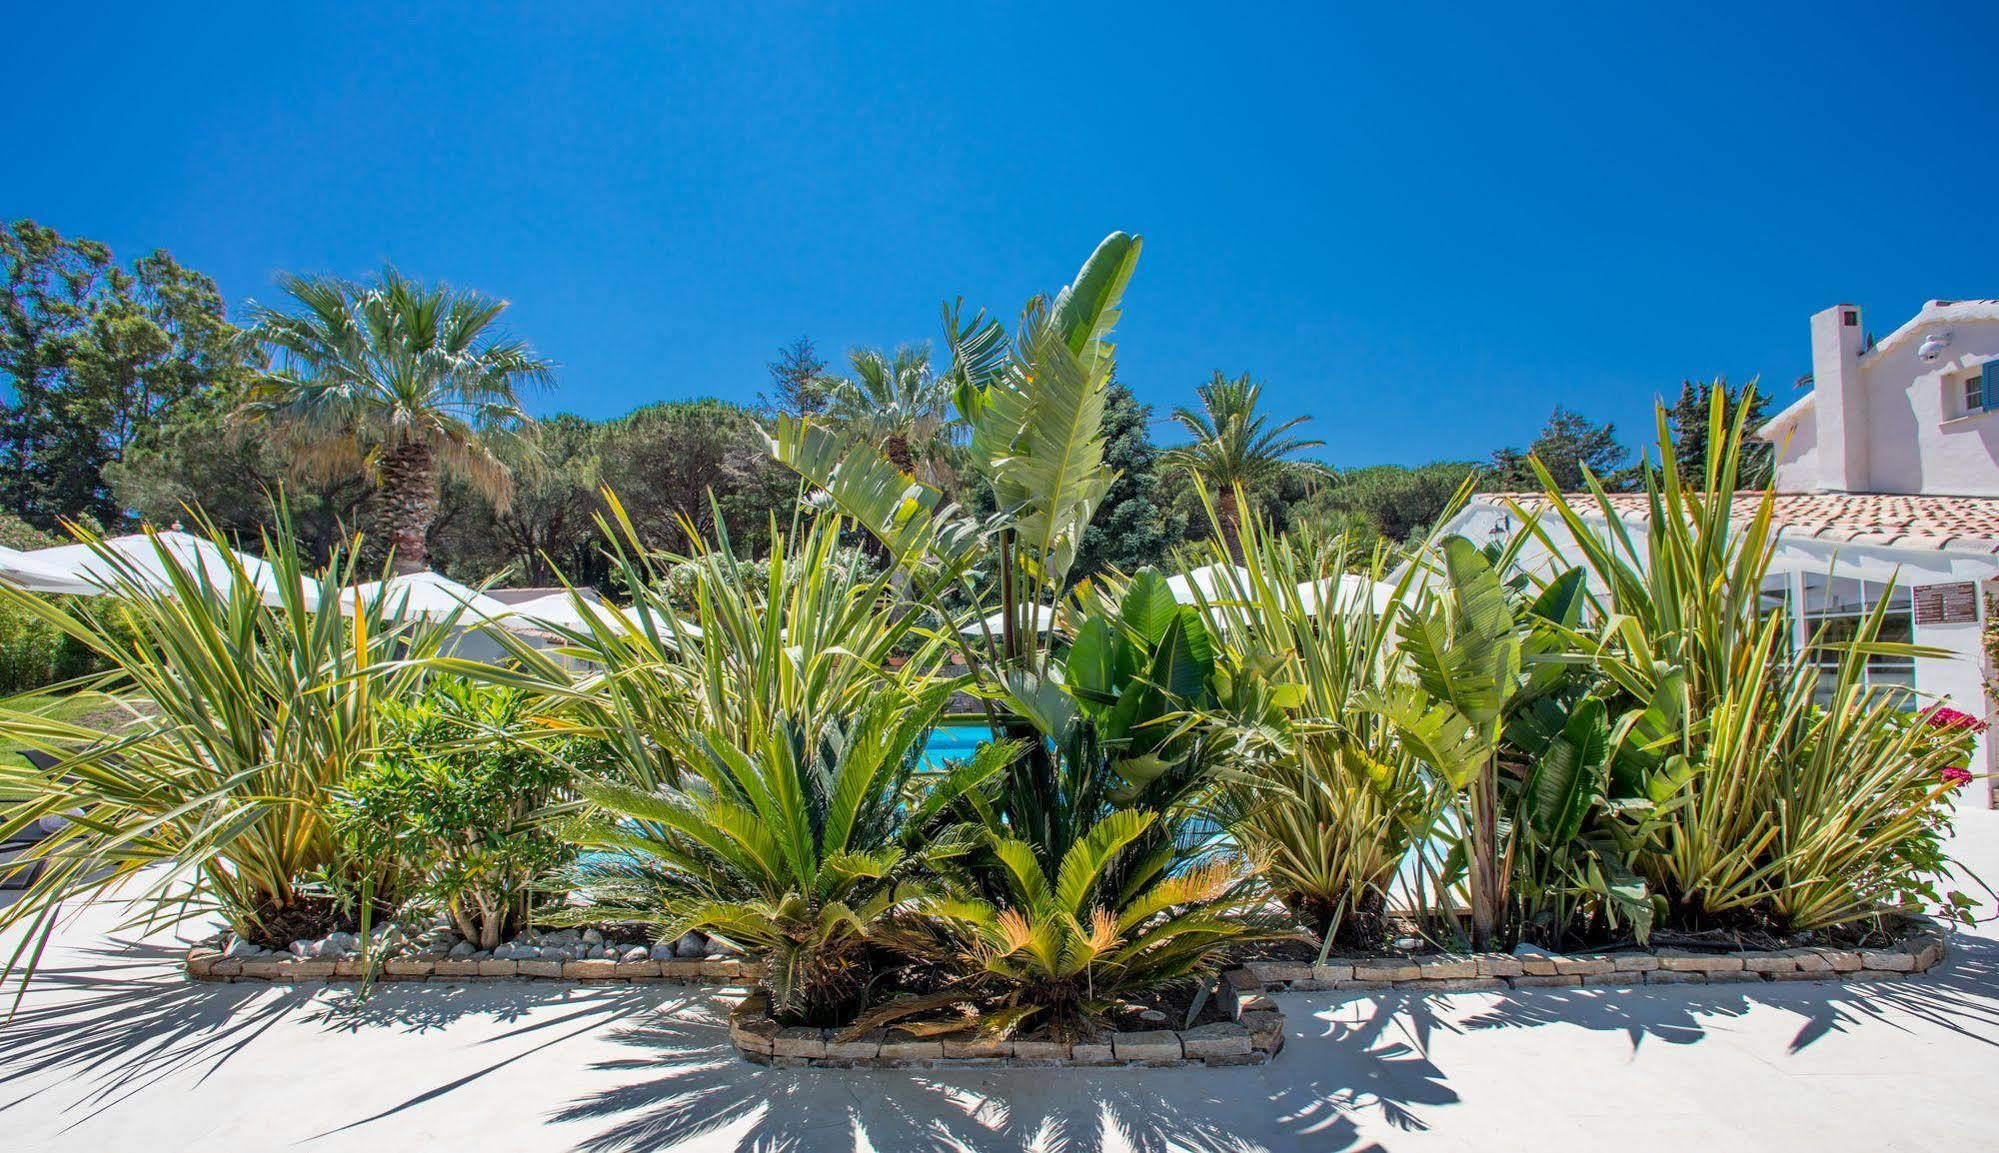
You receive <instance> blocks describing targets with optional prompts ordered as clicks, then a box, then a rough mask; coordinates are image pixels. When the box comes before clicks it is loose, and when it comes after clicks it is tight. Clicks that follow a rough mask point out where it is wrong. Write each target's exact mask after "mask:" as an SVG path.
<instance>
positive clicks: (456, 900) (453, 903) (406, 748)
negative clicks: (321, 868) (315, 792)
mask: <svg viewBox="0 0 1999 1153" xmlns="http://www.w3.org/2000/svg"><path fill="white" fill-rule="evenodd" d="M537 708H538V702H536V701H535V699H534V698H533V697H531V696H529V695H528V694H527V693H525V692H522V691H520V690H518V689H503V688H491V687H480V686H475V685H474V684H472V683H471V682H467V681H462V680H458V679H455V678H440V679H438V680H436V681H433V682H432V683H431V684H430V685H429V686H428V688H427V689H426V690H425V692H424V693H423V694H422V695H421V696H419V697H417V698H416V699H414V700H412V701H409V702H407V703H391V704H388V705H385V706H384V713H385V721H384V724H383V730H384V731H383V739H384V743H383V746H382V748H381V749H380V750H379V751H378V752H377V753H376V755H375V758H374V760H373V763H372V764H369V765H368V766H366V767H365V768H362V769H361V770H359V771H358V772H356V773H354V774H352V775H350V776H349V777H348V778H347V780H346V782H345V783H344V785H343V786H342V788H341V789H340V790H339V791H338V793H337V800H336V801H335V804H334V808H333V819H334V824H335V829H336V832H337V835H338V836H339V838H340V840H341V842H342V845H343V848H344V849H345V851H346V852H347V854H348V855H350V856H351V857H352V858H354V859H356V860H360V861H366V862H370V863H371V864H372V865H373V866H374V868H373V869H371V870H370V871H369V875H370V876H388V877H392V878H394V881H395V883H394V884H393V885H392V886H391V889H392V891H394V892H397V893H400V894H403V895H404V896H405V897H406V898H407V899H408V900H409V901H410V902H411V903H412V904H413V905H414V906H415V907H417V908H433V907H441V908H442V909H443V910H444V911H445V913H446V914H447V915H448V916H449V917H450V918H451V921H452V924H453V925H454V926H456V928H457V929H458V931H459V933H460V934H462V935H463V936H464V937H465V939H466V940H468V941H471V942H473V943H474V944H475V945H476V946H477V947H478V948H481V949H491V948H493V947H495V946H496V945H498V944H500V943H501V942H502V941H505V940H507V939H509V938H510V937H511V936H512V935H513V934H515V933H517V932H519V931H520V930H522V929H525V928H526V927H527V922H528V917H529V915H530V913H531V906H530V897H531V896H532V893H531V886H532V885H533V884H534V882H535V881H536V880H538V879H539V878H540V877H542V876H543V875H544V874H546V873H549V872H551V871H553V870H554V869H556V868H557V867H558V866H561V865H563V864H565V863H567V862H568V861H569V859H570V858H571V857H572V856H573V855H574V852H573V849H572V848H571V846H570V845H569V844H568V842H566V841H565V840H564V839H563V838H562V836H561V835H560V833H561V825H562V822H563V821H564V820H566V819H567V814H568V813H569V812H570V811H571V809H572V808H573V807H574V806H573V805H571V804H570V803H569V793H570V789H569V785H570V781H571V777H572V774H574V773H575V772H577V771H588V770H596V769H600V766H599V764H598V763H597V762H598V759H599V752H600V748H599V746H597V745H595V744H593V743H590V742H585V741H579V740H576V739H574V738H566V737H558V738H555V739H551V738H550V737H549V735H548V734H549V728H548V726H546V725H542V724H540V723H538V722H539V720H540V718H539V717H538V715H537Z"/></svg>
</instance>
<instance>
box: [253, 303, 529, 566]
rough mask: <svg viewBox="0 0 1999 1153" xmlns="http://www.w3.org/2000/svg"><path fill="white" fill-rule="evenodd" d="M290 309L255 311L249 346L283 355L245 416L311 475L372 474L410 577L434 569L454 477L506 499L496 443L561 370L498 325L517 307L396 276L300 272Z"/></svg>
mask: <svg viewBox="0 0 1999 1153" xmlns="http://www.w3.org/2000/svg"><path fill="white" fill-rule="evenodd" d="M279 285H280V286H281V287H282V288H283V289H284V291H285V294H286V295H287V296H289V297H290V298H291V304H292V305H293V308H292V309H291V310H289V311H287V310H284V309H278V308H270V307H265V306H262V305H252V306H251V324H250V327H249V328H248V330H247V333H246V334H247V336H248V337H249V338H250V339H252V340H255V341H256V342H258V343H259V344H261V345H262V346H263V347H264V348H265V349H267V350H268V351H269V352H270V354H271V355H272V358H273V362H274V367H273V368H272V370H271V371H269V372H267V373H265V374H263V375H262V376H261V377H260V378H259V379H258V380H256V381H255V382H254V383H253V384H252V386H251V388H250V390H249V392H248V394H247V395H246V397H245V398H244V401H243V403H242V406H241V408H240V410H239V413H238V416H239V419H241V420H242V421H245V422H247V423H250V424H252V425H259V426H265V427H268V428H270V429H272V430H274V431H276V432H278V433H280V434H281V435H283V436H285V437H286V438H287V439H288V440H289V441H290V446H289V447H290V449H291V452H292V460H293V462H294V466H295V467H296V468H297V469H298V470H299V471H301V472H302V473H305V474H307V475H312V476H318V477H340V476H349V475H353V474H354V473H356V472H364V473H366V474H367V475H368V476H369V477H370V479H372V481H373V482H374V485H375V499H376V502H377V511H376V515H377V518H378V523H379V531H380V532H381V533H382V534H383V536H384V537H385V538H386V544H387V546H388V547H389V548H390V549H392V550H393V551H394V556H395V567H396V570H397V571H398V572H421V571H422V570H423V569H424V568H425V566H426V562H427V559H428V555H427V554H428V550H427V546H426V543H425V538H426V536H427V534H428V532H429V529H430V522H431V521H432V520H433V519H435V517H436V513H437V503H438V486H439V482H440V480H441V479H442V475H443V474H444V473H447V472H448V473H451V474H454V475H457V476H460V477H462V478H464V479H465V480H467V481H469V482H471V484H472V485H473V486H474V487H475V488H477V489H478V490H479V491H480V492H482V493H484V494H485V495H486V496H488V497H490V498H492V499H494V500H496V501H500V502H504V500H505V498H506V496H507V494H508V492H509V489H510V475H509V472H508V469H507V467H506V465H505V463H504V462H503V461H502V460H501V459H500V457H499V456H497V455H495V453H494V450H493V448H494V443H495V441H496V440H498V439H501V438H508V437H513V436H517V435H519V434H520V433H522V432H523V431H524V430H525V429H526V428H527V427H528V425H529V420H528V417H527V414H526V413H525V412H523V411H522V409H521V406H520V392H521V391H522V389H523V388H525V387H527V386H530V385H539V384H543V383H545V382H546V381H547V380H548V378H549V373H550V369H551V365H550V363H549V362H548V361H546V360H544V359H542V358H541V357H539V356H537V355H535V353H534V350H533V349H531V348H529V347H528V345H527V344H526V343H524V342H522V341H520V340H517V339H514V338H511V337H508V336H505V335H503V334H502V333H501V332H499V330H498V329H497V328H496V327H495V326H496V324H497V322H498V321H499V318H500V314H501V313H502V312H503V311H505V309H506V307H507V305H506V302H505V301H501V300H494V299H492V298H491V297H487V296H483V295H481V294H479V293H476V292H466V291H460V290H456V289H451V288H448V287H444V286H442V285H425V284H421V283H418V282H416V281H413V280H410V279H408V278H407V277H404V276H403V275H401V274H400V273H398V272H397V271H396V270H395V269H393V268H389V269H385V270H383V272H382V275H381V276H380V278H379V279H377V280H375V281H374V282H373V283H368V284H359V283H355V282H352V281H347V280H341V279H338V278H335V277H326V276H295V275H290V274H287V275H285V276H283V277H282V278H280V280H279Z"/></svg>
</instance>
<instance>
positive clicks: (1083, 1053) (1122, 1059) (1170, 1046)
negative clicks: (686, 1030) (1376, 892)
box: [729, 989, 1284, 1069]
mask: <svg viewBox="0 0 1999 1153" xmlns="http://www.w3.org/2000/svg"><path fill="white" fill-rule="evenodd" d="M845 1032H846V1031H845V1030H843V1029H808V1028H796V1027H793V1028H786V1027H784V1026H781V1025H779V1024H778V1023H777V1019H776V1018H775V1017H772V1016H771V1015H770V997H769V995H768V994H767V993H765V992H764V991H763V990H761V989H759V990H757V991H755V992H753V993H751V994H750V995H749V996H747V997H745V998H743V999H742V1001H740V1002H738V1003H737V1005H736V1007H735V1008H734V1009H732V1010H730V1012H729V1041H730V1043H731V1044H733V1045H734V1046H735V1047H736V1052H738V1053H740V1054H742V1056H743V1059H744V1060H746V1061H750V1062H752V1063H754V1064H758V1065H775V1066H777V1067H779V1068H786V1069H855V1068H862V1069H867V1068H873V1069H906V1068H927V1067H932V1066H935V1067H942V1068H952V1067H959V1066H979V1065H1012V1066H1031V1067H1044V1066H1070V1067H1074V1066H1096V1067H1103V1066H1117V1065H1125V1066H1142V1067H1149V1068H1159V1067H1166V1066H1175V1065H1208V1066H1229V1065H1262V1064H1265V1063H1267V1062H1268V1061H1269V1060H1270V1059H1271V1058H1272V1057H1275V1056H1276V1055H1277V1052H1278V1050H1280V1049H1282V1048H1284V1014H1282V1013H1280V1012H1278V1011H1277V1009H1276V1008H1275V1007H1274V1006H1273V1007H1271V1008H1268V1009H1256V1010H1251V1011H1248V1012H1243V1013H1240V1014H1238V1019H1237V1020H1234V1021H1218V1022H1215V1023H1212V1024H1208V1025H1196V1026H1194V1027H1192V1028H1190V1029H1147V1030H1143V1031H1134V1032H1116V1033H1111V1034H1110V1035H1109V1036H1108V1037H1107V1038H1105V1039H1103V1040H1098V1041H1077V1042H1073V1043H1072V1042H1067V1041H1034V1040H994V1039H989V1038H984V1037H967V1038H948V1037H947V1038H941V1039H935V1040H926V1039H923V1038H915V1037H892V1036H890V1035H889V1034H890V1032H891V1031H890V1030H887V1029H874V1030H871V1031H869V1032H867V1033H864V1034H862V1035H860V1036H859V1037H852V1038H849V1037H845V1035H844V1034H845Z"/></svg>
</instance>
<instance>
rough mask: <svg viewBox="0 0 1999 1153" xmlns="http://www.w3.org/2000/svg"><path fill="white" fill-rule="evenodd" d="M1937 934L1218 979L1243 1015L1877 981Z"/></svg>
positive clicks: (1365, 965)
mask: <svg viewBox="0 0 1999 1153" xmlns="http://www.w3.org/2000/svg"><path fill="white" fill-rule="evenodd" d="M1946 942H1947V937H1946V935H1945V933H1944V930H1943V927H1942V926H1940V925H1938V924H1937V923H1936V922H1935V921H1933V920H1930V919H1929V918H1927V917H1923V918H1913V917H1912V918H1910V919H1909V933H1908V935H1907V936H1906V937H1904V938H1903V939H1902V940H1901V941H1898V942H1897V943H1895V944H1894V945H1891V946H1888V947H1886V948H1881V949H1841V948H1828V947H1819V946H1808V947H1804V948H1797V949H1771V950H1757V949H1746V950H1742V951H1739V952H1734V953H1703V952H1698V951H1695V950H1689V949H1660V950H1657V951H1654V952H1644V953H1571V954H1554V953H1550V954H1530V955H1515V954H1513V953H1428V954H1418V955H1415V956H1408V957H1367V958H1356V959H1353V960H1346V961H1336V962H1333V963H1329V964H1324V965H1315V964H1308V963H1305V962H1298V961H1245V962H1244V963H1243V964H1242V966H1241V967H1240V968H1236V969H1231V970H1229V971H1228V972H1227V973H1225V974H1223V977H1222V981H1223V985H1224V992H1225V993H1226V1003H1227V1005H1228V1008H1229V1010H1230V1012H1231V1013H1233V1014H1234V1015H1236V1016H1238V1017H1240V1016H1242V1015H1243V1014H1246V1013H1251V1012H1261V1011H1267V1010H1270V1009H1274V1008H1276V1003H1275V1002H1273V1001H1271V1000H1270V999H1269V997H1268V996H1267V994H1269V993H1272V992H1277V991H1280V990H1287V989H1290V990H1300V991H1308V990H1346V989H1353V990H1361V989H1373V990H1381V989H1416V990H1421V991H1424V992H1432V993H1460V992H1477V991H1483V990H1491V989H1542V988H1568V987H1577V986H1585V985H1587V986H1625V987H1629V986H1633V985H1700V984H1720V983H1726V982H1747V981H1874V980H1888V979H1894V978H1900V977H1907V976H1910V975H1912V974H1915V973H1921V972H1925V971H1927V970H1928V969H1930V968H1931V967H1933V966H1934V965H1936V964H1937V962H1939V961H1941V960H1942V959H1943V956H1944V949H1945V946H1946Z"/></svg>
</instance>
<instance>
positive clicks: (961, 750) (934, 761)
mask: <svg viewBox="0 0 1999 1153" xmlns="http://www.w3.org/2000/svg"><path fill="white" fill-rule="evenodd" d="M990 739H992V730H991V729H989V728H987V727H986V723H985V722H984V721H946V722H944V723H943V724H941V725H938V726H937V727H936V728H934V729H932V730H930V738H929V739H928V740H926V741H924V742H923V756H922V761H921V763H920V765H919V768H920V769H921V771H923V772H926V773H935V772H941V771H943V770H944V769H945V768H946V767H947V766H948V765H949V764H950V763H951V762H952V761H962V760H964V759H965V758H966V757H969V756H971V755H972V754H973V753H975V752H977V751H978V748H979V746H980V745H983V744H985V743H986V742H987V741H988V740H990Z"/></svg>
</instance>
